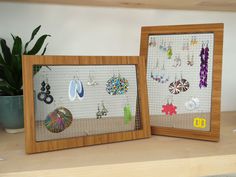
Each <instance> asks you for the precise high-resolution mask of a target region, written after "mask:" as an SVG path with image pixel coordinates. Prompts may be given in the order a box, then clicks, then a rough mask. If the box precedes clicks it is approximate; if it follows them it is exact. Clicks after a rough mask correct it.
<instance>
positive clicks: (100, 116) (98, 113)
mask: <svg viewBox="0 0 236 177" xmlns="http://www.w3.org/2000/svg"><path fill="white" fill-rule="evenodd" d="M96 116H97V119H101V118H102V112H101V111H100V106H99V104H98V111H97V113H96Z"/></svg>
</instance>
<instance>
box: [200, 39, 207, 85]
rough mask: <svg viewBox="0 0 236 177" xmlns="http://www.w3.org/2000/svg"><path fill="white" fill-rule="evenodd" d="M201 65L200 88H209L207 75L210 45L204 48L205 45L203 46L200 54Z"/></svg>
mask: <svg viewBox="0 0 236 177" xmlns="http://www.w3.org/2000/svg"><path fill="white" fill-rule="evenodd" d="M200 57H201V64H200V81H199V87H200V88H202V87H207V74H208V59H209V48H208V43H207V44H206V47H205V48H204V43H203V44H202V49H201V52H200Z"/></svg>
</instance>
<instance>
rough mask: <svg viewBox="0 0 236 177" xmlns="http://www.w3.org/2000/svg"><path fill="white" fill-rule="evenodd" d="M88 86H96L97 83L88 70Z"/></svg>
mask: <svg viewBox="0 0 236 177" xmlns="http://www.w3.org/2000/svg"><path fill="white" fill-rule="evenodd" d="M87 85H88V86H96V85H98V83H97V82H96V81H95V80H94V77H93V76H92V75H91V73H90V72H89V80H88V82H87Z"/></svg>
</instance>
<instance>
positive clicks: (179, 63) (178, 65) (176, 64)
mask: <svg viewBox="0 0 236 177" xmlns="http://www.w3.org/2000/svg"><path fill="white" fill-rule="evenodd" d="M181 64H182V61H181V58H180V56H175V59H174V64H173V65H172V66H173V67H175V68H176V67H180V66H181Z"/></svg>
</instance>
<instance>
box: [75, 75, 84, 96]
mask: <svg viewBox="0 0 236 177" xmlns="http://www.w3.org/2000/svg"><path fill="white" fill-rule="evenodd" d="M76 83H77V89H76V92H77V97H78V98H79V100H83V99H84V86H83V83H82V81H81V80H79V79H78V80H77V82H76Z"/></svg>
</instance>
